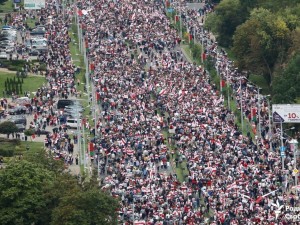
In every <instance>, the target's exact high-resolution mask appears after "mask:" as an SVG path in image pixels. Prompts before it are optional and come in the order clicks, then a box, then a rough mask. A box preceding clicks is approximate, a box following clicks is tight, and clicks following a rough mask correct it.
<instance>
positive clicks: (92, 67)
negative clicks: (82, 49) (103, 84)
mask: <svg viewBox="0 0 300 225" xmlns="http://www.w3.org/2000/svg"><path fill="white" fill-rule="evenodd" d="M90 70H91V71H94V70H95V64H94V63H91V64H90Z"/></svg>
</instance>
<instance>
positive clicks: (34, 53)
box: [28, 50, 40, 56]
mask: <svg viewBox="0 0 300 225" xmlns="http://www.w3.org/2000/svg"><path fill="white" fill-rule="evenodd" d="M39 54H40V52H39V51H38V50H32V51H30V52H29V53H28V55H30V56H38V55H39Z"/></svg>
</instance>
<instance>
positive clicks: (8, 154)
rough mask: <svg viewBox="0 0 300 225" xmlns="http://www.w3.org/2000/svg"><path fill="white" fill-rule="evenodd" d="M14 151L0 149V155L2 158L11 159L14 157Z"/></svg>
mask: <svg viewBox="0 0 300 225" xmlns="http://www.w3.org/2000/svg"><path fill="white" fill-rule="evenodd" d="M14 154H15V151H14V149H7V148H3V147H0V155H1V156H3V157H12V156H14Z"/></svg>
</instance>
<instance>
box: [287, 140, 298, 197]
mask: <svg viewBox="0 0 300 225" xmlns="http://www.w3.org/2000/svg"><path fill="white" fill-rule="evenodd" d="M289 143H290V147H291V150H293V152H294V171H293V172H294V175H295V186H297V183H298V171H297V153H298V141H297V140H296V139H292V140H290V141H289ZM296 195H297V188H296Z"/></svg>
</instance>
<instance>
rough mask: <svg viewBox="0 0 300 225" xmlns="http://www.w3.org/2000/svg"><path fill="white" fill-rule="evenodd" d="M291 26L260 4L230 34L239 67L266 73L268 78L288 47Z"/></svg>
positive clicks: (270, 77)
mask: <svg viewBox="0 0 300 225" xmlns="http://www.w3.org/2000/svg"><path fill="white" fill-rule="evenodd" d="M290 37H291V30H289V28H288V26H287V23H286V22H285V21H284V19H283V18H282V17H281V16H278V15H276V14H274V13H272V12H271V11H269V10H266V9H263V8H259V9H256V10H253V11H252V12H251V17H250V18H249V19H248V20H247V21H246V22H245V23H243V24H242V25H240V26H239V27H238V28H237V30H236V32H235V35H234V37H233V40H234V42H233V49H232V50H233V52H234V54H235V55H236V57H237V59H238V60H237V64H238V66H239V68H240V69H246V70H249V71H251V72H253V73H256V74H263V75H266V78H267V79H268V80H269V81H270V82H271V79H272V75H273V70H274V67H275V64H276V63H277V62H279V63H282V62H283V59H284V54H285V53H286V51H287V50H288V49H289V48H290V43H291V38H290Z"/></svg>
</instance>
